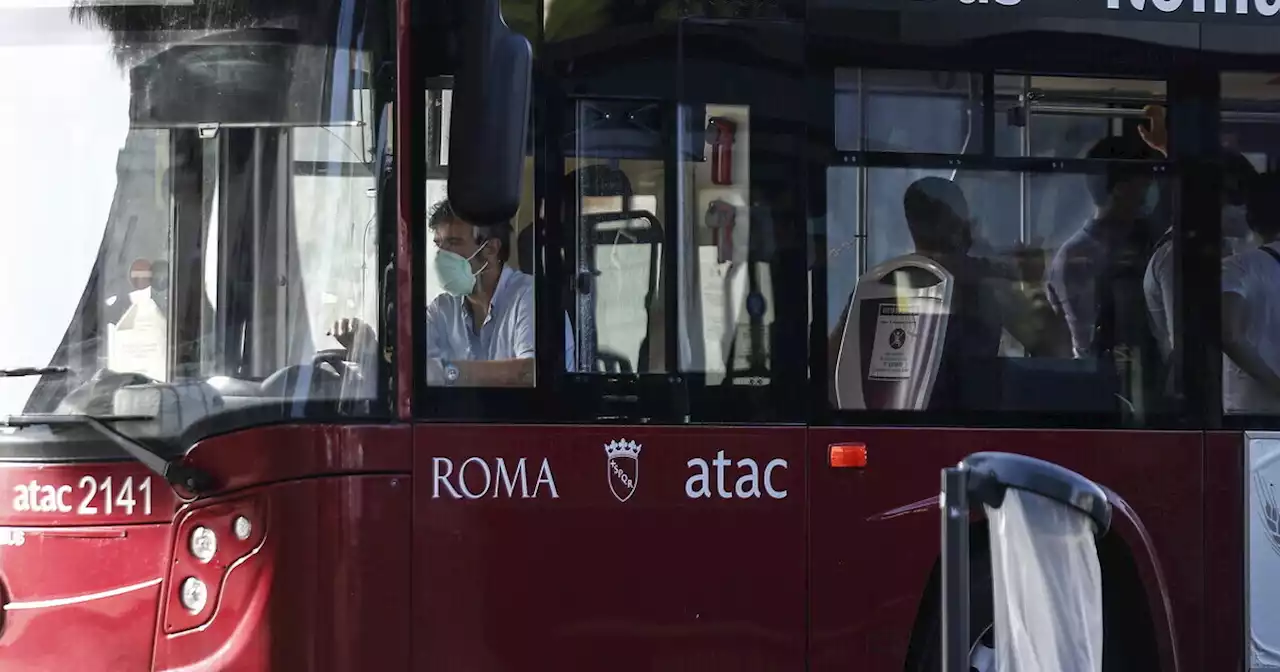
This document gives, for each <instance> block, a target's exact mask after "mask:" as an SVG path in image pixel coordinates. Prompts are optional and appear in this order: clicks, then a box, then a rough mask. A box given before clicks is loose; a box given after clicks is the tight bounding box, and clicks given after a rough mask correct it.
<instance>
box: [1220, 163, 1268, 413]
mask: <svg viewBox="0 0 1280 672" xmlns="http://www.w3.org/2000/svg"><path fill="white" fill-rule="evenodd" d="M1247 220H1248V223H1249V228H1250V229H1252V231H1253V233H1254V235H1255V236H1257V239H1258V241H1257V242H1259V243H1260V244H1261V246H1260V247H1257V248H1253V249H1249V250H1245V251H1244V252H1241V253H1240V254H1236V255H1233V256H1231V257H1229V258H1227V259H1225V260H1224V261H1223V262H1222V353H1223V361H1222V405H1223V409H1224V410H1225V411H1227V412H1228V413H1267V414H1271V413H1277V412H1280V375H1277V373H1276V372H1277V371H1280V175H1277V174H1276V173H1266V174H1264V175H1262V176H1261V177H1259V178H1258V179H1257V180H1256V181H1255V183H1254V186H1253V188H1251V189H1250V190H1249V196H1248V200H1247Z"/></svg>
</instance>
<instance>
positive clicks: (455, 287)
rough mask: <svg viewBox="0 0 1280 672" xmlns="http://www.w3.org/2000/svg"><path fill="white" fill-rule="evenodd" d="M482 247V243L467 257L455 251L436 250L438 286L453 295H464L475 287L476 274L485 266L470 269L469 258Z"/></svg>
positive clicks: (486, 265) (474, 255)
mask: <svg viewBox="0 0 1280 672" xmlns="http://www.w3.org/2000/svg"><path fill="white" fill-rule="evenodd" d="M483 249H484V245H481V246H480V249H478V250H476V251H475V253H473V254H472V255H471V256H469V257H464V256H462V255H461V254H458V253H457V252H450V251H449V250H438V251H437V252H436V263H435V268H436V279H437V280H439V281H440V287H441V288H442V289H444V291H446V292H448V293H449V294H451V295H453V296H466V295H468V294H470V293H471V292H472V291H473V290H475V288H476V276H478V275H480V273H482V272H483V271H484V269H485V268H486V267H488V265H489V264H488V262H485V265H484V266H481V267H480V270H478V271H473V270H471V260H472V259H475V258H476V255H477V254H480V250H483Z"/></svg>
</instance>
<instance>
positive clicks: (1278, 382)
mask: <svg viewBox="0 0 1280 672" xmlns="http://www.w3.org/2000/svg"><path fill="white" fill-rule="evenodd" d="M1245 324H1246V318H1245V299H1244V295H1243V294H1239V293H1236V292H1234V291H1223V293H1222V352H1223V354H1225V355H1226V356H1228V357H1230V358H1231V361H1233V362H1235V363H1236V365H1237V366H1239V367H1240V369H1241V370H1243V371H1244V372H1245V373H1247V374H1249V377H1250V378H1253V379H1254V380H1256V381H1258V382H1259V383H1260V384H1262V385H1264V386H1266V387H1267V388H1268V389H1270V390H1271V392H1272V394H1277V395H1280V375H1276V372H1275V371H1273V370H1272V369H1271V367H1270V366H1268V365H1267V362H1266V360H1264V359H1263V358H1262V355H1261V354H1259V353H1258V349H1257V347H1255V346H1254V344H1253V343H1250V342H1249V340H1248V339H1246V338H1245V337H1244V332H1245Z"/></svg>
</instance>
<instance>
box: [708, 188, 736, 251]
mask: <svg viewBox="0 0 1280 672" xmlns="http://www.w3.org/2000/svg"><path fill="white" fill-rule="evenodd" d="M737 212H738V210H737V208H735V207H733V205H732V204H730V203H728V202H726V201H722V200H720V199H718V198H717V199H716V200H714V201H711V204H710V205H708V206H707V214H706V217H705V221H706V225H707V228H708V229H711V236H712V238H713V239H714V240H715V243H716V263H720V264H723V263H725V262H726V261H733V225H734V223H735V221H734V220H735V219H736V217H737Z"/></svg>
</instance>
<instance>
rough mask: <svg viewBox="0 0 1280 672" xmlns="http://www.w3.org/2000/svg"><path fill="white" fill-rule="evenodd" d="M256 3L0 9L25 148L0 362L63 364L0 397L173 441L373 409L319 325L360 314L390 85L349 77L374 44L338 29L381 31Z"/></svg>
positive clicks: (11, 116) (13, 409)
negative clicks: (250, 423)
mask: <svg viewBox="0 0 1280 672" xmlns="http://www.w3.org/2000/svg"><path fill="white" fill-rule="evenodd" d="M68 4H70V3H68ZM256 12H258V10H253V11H250V10H248V9H245V10H241V11H240V13H239V14H236V15H234V16H232V15H230V14H225V15H218V16H216V17H213V18H211V17H210V15H209V14H208V13H207V12H206V11H205V9H201V8H197V7H194V6H191V7H184V6H174V7H169V8H166V9H165V11H164V12H163V13H157V12H156V11H155V10H154V8H146V7H133V6H121V5H110V6H107V5H104V6H84V7H77V8H75V9H73V10H69V9H68V8H66V7H61V8H34V9H0V67H3V68H4V70H5V72H7V73H10V74H11V77H10V81H9V82H7V87H9V88H10V89H11V90H13V91H22V92H23V93H22V95H18V96H10V97H8V98H6V101H5V104H4V105H3V106H0V146H2V147H4V148H5V150H6V154H7V155H10V156H18V157H23V160H22V161H10V162H9V163H8V164H6V165H7V168H3V169H0V170H2V171H4V175H3V177H2V178H0V184H3V185H4V186H3V187H0V189H2V193H3V196H2V197H0V200H3V201H4V203H5V209H6V215H7V217H8V218H9V220H10V221H12V222H15V223H17V222H21V223H22V225H20V226H9V227H6V228H5V229H4V233H3V236H4V243H5V245H4V247H5V248H6V249H7V250H10V251H11V253H10V254H9V255H8V256H9V260H8V261H7V262H6V263H5V264H3V265H0V304H2V305H4V306H5V309H6V314H7V315H8V316H9V317H10V319H11V320H12V321H14V322H15V323H21V324H22V325H23V328H22V329H17V330H14V329H6V330H4V332H3V335H0V368H8V367H17V366H55V367H66V369H67V372H66V373H65V374H53V373H50V374H46V375H42V376H29V377H24V378H16V379H15V378H5V379H0V413H24V412H25V413H48V412H59V413H92V414H100V415H110V414H118V413H124V412H127V413H130V414H139V413H140V414H144V415H151V416H155V418H156V419H155V420H154V421H149V422H145V423H128V424H126V425H122V426H121V429H122V430H123V431H127V432H129V433H139V434H153V435H160V436H171V435H173V434H174V433H175V432H178V431H181V430H182V429H184V428H185V427H188V426H190V425H191V423H193V422H197V421H200V420H203V419H208V418H212V417H214V416H218V417H225V418H227V422H231V423H235V422H237V421H236V420H235V418H237V417H247V416H244V414H238V413H237V412H238V411H240V410H242V409H246V408H259V409H264V410H265V409H268V408H270V409H276V410H277V411H278V413H277V415H279V414H281V413H289V412H292V410H291V409H301V408H302V407H301V406H298V405H297V403H296V402H300V401H322V402H330V403H331V404H333V405H332V408H333V409H335V410H337V411H338V412H344V413H363V412H368V411H369V410H371V409H372V408H373V406H372V405H370V404H369V403H367V402H369V401H372V400H373V399H374V398H375V397H376V394H377V393H376V382H375V381H376V379H377V375H376V372H375V371H374V369H375V368H376V367H377V366H378V365H377V363H376V361H374V360H372V359H366V360H361V359H360V358H358V357H355V356H353V354H352V353H349V352H345V351H343V350H341V349H339V344H338V342H336V341H335V340H334V339H333V338H332V337H331V336H329V335H328V332H329V331H330V327H331V324H332V322H333V321H334V320H335V319H336V318H338V317H340V316H341V317H354V318H359V319H361V320H363V321H365V322H366V323H369V324H376V315H377V304H378V295H379V292H380V288H379V286H378V282H379V279H378V274H377V273H376V271H375V269H376V266H377V257H378V255H377V243H376V241H377V236H376V235H375V229H376V227H377V216H376V201H377V199H376V196H377V193H376V189H377V186H376V185H377V183H378V181H377V180H376V174H377V170H378V168H379V163H378V161H379V153H380V151H381V149H380V148H382V147H384V146H385V137H386V134H387V133H388V131H389V129H388V124H389V120H390V115H389V114H388V113H387V111H388V110H389V106H390V102H391V101H390V100H388V99H385V98H383V99H378V100H375V97H374V94H373V89H372V86H371V83H370V82H371V79H370V73H371V72H373V71H374V70H375V69H376V66H375V60H376V59H381V58H387V57H389V54H388V53H382V52H377V51H374V50H373V48H371V49H369V50H364V49H358V48H354V45H356V44H364V43H366V39H365V37H364V34H363V31H365V30H368V31H370V33H371V34H377V33H379V32H380V31H385V29H386V27H385V26H374V25H372V24H371V23H370V22H369V21H367V20H366V17H364V14H365V8H364V7H363V6H362V5H361V4H360V3H355V4H350V3H349V4H345V5H340V6H338V5H335V6H327V7H325V8H323V9H322V8H319V7H317V8H315V9H306V10H296V9H292V8H289V7H286V6H281V7H278V8H275V10H273V11H271V12H267V13H265V14H261V15H260V14H258V13H256ZM339 14H342V15H343V16H339ZM161 17H163V20H164V22H163V24H160V23H155V22H156V21H157V20H159V19H160V18H161ZM153 23H154V25H152V24H153ZM337 25H342V26H350V25H357V26H363V27H362V28H360V29H357V30H355V31H352V30H350V29H349V28H346V27H344V28H343V32H342V33H341V34H338V33H336V32H333V31H334V30H335V29H334V26H337ZM33 35H34V36H36V37H35V39H32V36H33ZM375 41H376V40H375ZM15 77H16V78H17V79H14V78H15ZM85 101H92V104H86V103H85ZM73 192H74V193H73ZM72 193H73V195H74V198H69V197H68V194H72ZM35 278H41V280H40V281H38V282H33V280H34V279H35ZM284 402H287V403H284ZM334 402H342V403H341V404H337V403H334ZM355 402H361V403H355ZM269 414H270V413H268V415H269ZM24 431H28V430H24ZM30 431H42V430H38V429H37V430H30Z"/></svg>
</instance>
